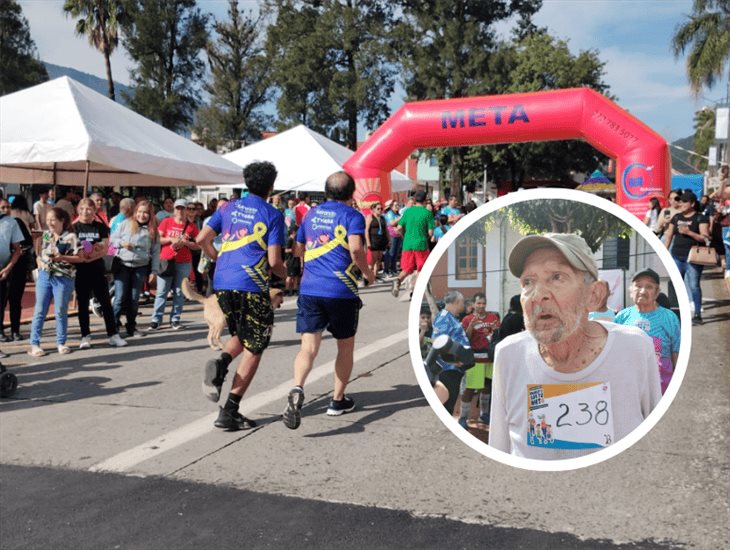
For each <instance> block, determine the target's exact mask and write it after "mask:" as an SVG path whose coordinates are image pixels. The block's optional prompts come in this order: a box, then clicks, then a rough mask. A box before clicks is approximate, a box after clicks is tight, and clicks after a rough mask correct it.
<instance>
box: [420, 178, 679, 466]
mask: <svg viewBox="0 0 730 550" xmlns="http://www.w3.org/2000/svg"><path fill="white" fill-rule="evenodd" d="M690 316H691V312H690V304H689V298H688V295H687V291H686V290H685V286H684V283H683V282H682V277H681V275H680V272H679V270H678V268H677V266H676V264H675V262H674V261H673V259H672V256H670V254H669V252H668V250H667V248H666V247H665V246H664V244H663V243H662V242H661V241H660V240H659V238H657V236H656V235H655V234H654V233H653V232H652V231H651V229H649V227H647V226H646V225H645V224H644V223H642V222H641V221H640V220H639V219H637V218H636V217H635V216H634V215H633V214H630V213H629V212H628V211H626V210H624V209H623V208H621V207H619V206H617V205H616V204H614V203H612V202H610V201H608V200H606V199H603V198H600V197H597V196H594V195H590V194H588V193H585V192H581V191H567V190H564V189H537V190H532V191H523V192H519V193H512V194H510V195H507V196H504V197H501V198H499V199H497V200H494V201H492V202H489V203H488V204H485V205H483V206H481V207H479V208H478V209H477V210H475V211H474V212H472V213H471V214H469V215H468V216H467V217H465V218H464V219H463V220H462V221H460V222H459V224H458V225H456V226H454V227H453V228H452V229H450V230H449V231H447V233H446V234H445V235H444V236H443V237H442V238H441V239H440V240H439V242H438V244H437V246H436V247H435V248H434V250H433V251H432V252H431V254H430V256H429V258H428V260H427V261H426V263H425V265H424V267H423V270H422V272H421V274H420V276H419V277H418V280H417V282H416V285H415V288H414V292H413V297H412V302H411V308H410V316H409V324H410V327H411V331H410V342H409V343H410V352H411V358H412V361H413V367H414V370H415V372H416V377H417V379H418V382H419V384H420V386H421V388H422V390H423V392H424V395H425V396H426V398H427V399H428V401H429V404H430V405H431V407H432V408H433V410H434V411H435V412H436V414H437V416H438V417H439V418H440V419H441V421H442V422H443V423H444V424H445V425H446V426H447V427H448V428H449V429H450V430H451V431H452V432H453V433H454V434H455V435H456V436H457V437H459V438H460V439H461V440H462V441H463V442H464V443H466V444H467V445H469V446H470V447H472V448H473V449H475V450H476V451H478V452H480V453H482V454H484V455H486V456H488V457H490V458H492V459H495V460H498V461H499V462H502V463H505V464H509V465H512V466H516V467H521V468H526V469H532V470H553V471H556V470H570V469H574V468H581V467H584V466H588V465H591V464H595V463H597V462H601V461H603V460H606V459H607V458H610V457H612V456H614V455H616V454H618V453H620V452H621V451H623V450H625V449H627V448H628V447H630V446H631V445H632V444H634V443H635V442H636V441H638V440H639V439H640V438H641V437H642V436H643V435H645V434H646V433H647V432H648V431H649V430H650V429H651V428H652V427H653V426H654V425H655V424H656V423H657V422H658V421H659V419H660V418H661V416H662V415H663V414H664V412H666V410H667V408H668V407H669V405H670V404H671V402H672V400H673V399H674V396H675V395H676V394H677V391H678V389H679V386H680V384H681V381H682V378H683V376H684V372H685V370H686V366H687V362H688V359H689V351H690V345H691V341H690V340H691V320H690Z"/></svg>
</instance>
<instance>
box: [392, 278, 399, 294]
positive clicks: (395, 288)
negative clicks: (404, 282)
mask: <svg viewBox="0 0 730 550" xmlns="http://www.w3.org/2000/svg"><path fill="white" fill-rule="evenodd" d="M390 293H391V294H392V295H393V296H394V297H396V298H397V297H398V294H400V281H399V280H398V279H396V280H395V281H393V288H391V289H390Z"/></svg>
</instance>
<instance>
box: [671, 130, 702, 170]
mask: <svg viewBox="0 0 730 550" xmlns="http://www.w3.org/2000/svg"><path fill="white" fill-rule="evenodd" d="M694 139H695V137H694V135H691V136H689V137H686V138H682V139H678V140H677V141H673V142H672V145H677V146H679V147H682V148H683V149H688V150H689V151H693V150H694V148H695V146H694ZM669 151H670V152H671V153H672V169H673V170H676V171H677V172H679V173H681V174H700V173H701V172H700V171H699V170H697V169H696V168H695V167H694V164H693V161H696V160H697V157H695V156H694V155H690V154H689V153H685V152H684V151H682V150H681V149H676V148H675V147H670V148H669Z"/></svg>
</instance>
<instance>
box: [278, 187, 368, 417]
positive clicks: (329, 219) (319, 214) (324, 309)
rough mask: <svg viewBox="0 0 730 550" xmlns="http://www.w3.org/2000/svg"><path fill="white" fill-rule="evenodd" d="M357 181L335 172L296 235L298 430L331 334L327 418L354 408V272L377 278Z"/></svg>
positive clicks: (294, 392)
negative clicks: (312, 375)
mask: <svg viewBox="0 0 730 550" xmlns="http://www.w3.org/2000/svg"><path fill="white" fill-rule="evenodd" d="M354 192H355V180H353V179H352V177H351V176H350V175H349V174H347V173H346V172H335V173H334V174H332V175H331V176H330V177H328V178H327V181H326V183H325V197H326V199H327V201H326V202H325V203H323V204H321V205H319V206H316V207H314V208H312V209H311V210H310V211H309V212H308V213H307V215H306V216H305V217H304V219H303V220H302V224H301V226H300V228H299V231H298V232H297V253H298V254H299V255H303V256H304V274H303V275H302V282H301V285H300V290H299V299H298V301H297V305H298V307H299V310H298V312H297V332H298V333H300V334H301V335H302V345H301V349H300V351H299V353H298V354H297V357H296V359H295V361H294V387H293V388H292V389H291V391H289V396H288V398H287V399H288V403H287V408H286V410H285V411H284V415H283V416H284V424H285V425H286V427H287V428H290V429H292V430H295V429H297V428H298V427H299V424H300V423H301V408H302V404H303V403H304V389H303V388H304V382H305V381H306V379H307V376H308V375H309V372H310V371H311V370H312V365H313V364H314V359H315V358H316V357H317V353H318V352H319V345H320V343H321V342H322V332H323V331H324V330H325V329H327V330H328V331H330V333H332V336H334V338H335V339H336V340H337V359H336V360H335V384H334V392H333V395H332V400H331V401H330V405H329V408H328V409H327V414H328V415H330V416H339V415H341V414H344V413H346V412H350V411H352V410H353V409H354V408H355V402H354V401H353V400H352V398H350V397H348V396H347V395H345V387H346V386H347V382H348V380H349V379H350V374H351V373H352V364H353V351H354V348H355V333H356V332H357V324H358V319H359V313H360V307H362V302H361V301H360V298H359V296H358V292H357V279H356V276H355V273H354V269H355V268H356V267H357V268H359V269H360V271H362V273H363V276H364V277H365V279H366V280H367V281H368V282H369V283H372V282H373V281H374V280H375V275H374V274H373V272H372V271H371V270H370V267H369V266H368V264H367V253H366V250H365V219H364V218H363V216H362V214H360V213H359V212H358V211H357V210H355V209H354V208H352V207H351V206H350V202H351V201H352V195H353V193H354Z"/></svg>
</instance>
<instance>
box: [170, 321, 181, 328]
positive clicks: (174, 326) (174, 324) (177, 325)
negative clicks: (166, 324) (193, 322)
mask: <svg viewBox="0 0 730 550" xmlns="http://www.w3.org/2000/svg"><path fill="white" fill-rule="evenodd" d="M170 327H171V328H172V330H180V329H181V328H183V325H182V323H181V322H180V321H173V322H171V323H170Z"/></svg>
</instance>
